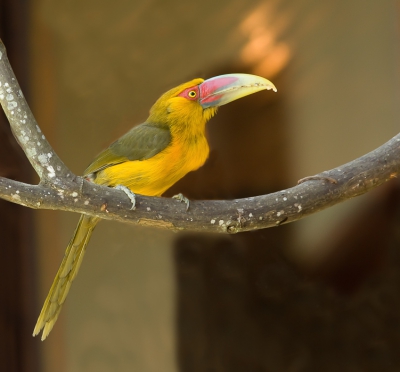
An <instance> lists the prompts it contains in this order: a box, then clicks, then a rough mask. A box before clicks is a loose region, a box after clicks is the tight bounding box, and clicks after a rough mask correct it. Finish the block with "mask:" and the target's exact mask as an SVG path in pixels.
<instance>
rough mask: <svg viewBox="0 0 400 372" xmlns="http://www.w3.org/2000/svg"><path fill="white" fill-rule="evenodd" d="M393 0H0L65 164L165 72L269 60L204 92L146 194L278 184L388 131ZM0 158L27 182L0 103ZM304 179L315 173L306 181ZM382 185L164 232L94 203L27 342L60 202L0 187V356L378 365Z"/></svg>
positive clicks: (25, 82)
mask: <svg viewBox="0 0 400 372" xmlns="http://www.w3.org/2000/svg"><path fill="white" fill-rule="evenodd" d="M399 10H400V5H399V2H398V1H394V0H381V1H373V0H350V1H349V0H329V1H317V0H247V1H241V0H229V1H228V0H220V1H218V2H217V1H214V0H213V1H212V0H203V1H201V2H187V1H178V0H168V1H156V0H153V1H152V0H147V1H144V0H130V1H128V0H116V1H113V2H108V1H101V0H100V1H99V0H86V1H83V2H82V1H67V0H58V1H54V0H0V35H1V38H2V40H3V41H4V43H5V45H6V47H7V50H8V54H9V58H10V60H11V63H12V65H13V68H14V70H15V72H16V74H17V77H18V79H19V80H20V82H21V84H22V86H23V91H24V92H25V95H26V96H27V97H29V103H30V105H31V107H32V110H33V112H34V114H35V116H36V118H37V120H38V122H39V124H40V126H41V128H42V130H43V132H44V133H45V135H46V136H47V138H48V139H49V140H50V142H51V144H52V145H53V146H54V148H55V150H56V152H57V153H58V155H59V156H60V157H61V158H62V159H63V161H64V162H65V163H66V164H67V166H68V167H70V169H71V170H72V171H73V172H75V173H76V174H81V173H82V172H83V170H84V169H85V168H86V166H87V165H88V164H89V163H90V161H91V160H92V158H93V157H94V156H95V155H96V154H97V153H98V152H100V151H101V150H102V149H103V148H105V147H106V146H108V145H109V144H110V143H111V142H112V141H113V140H115V139H116V138H118V137H119V136H120V135H122V134H123V133H125V132H126V131H127V130H128V129H129V128H131V127H132V126H133V125H134V124H137V123H140V122H142V121H144V120H145V119H146V117H147V113H148V110H149V108H150V107H151V105H152V104H153V103H154V101H155V100H156V99H157V98H158V97H159V96H160V95H161V94H162V93H163V92H165V91H166V90H168V89H170V88H171V87H174V86H176V85H178V84H180V83H182V82H185V81H187V80H190V79H192V78H195V77H203V78H209V77H212V76H215V75H219V74H223V73H232V72H244V73H252V74H257V75H261V76H263V77H266V78H268V79H270V80H272V81H273V82H274V83H275V84H276V86H277V88H278V93H276V94H273V93H271V92H261V93H258V94H256V95H252V96H249V97H246V98H244V99H241V100H239V101H236V102H234V103H232V104H230V105H227V106H224V107H222V108H221V109H220V111H219V113H218V115H217V116H216V117H215V118H213V119H212V121H211V122H210V123H209V125H208V135H209V142H210V145H211V149H212V150H211V154H210V158H209V160H208V162H207V164H206V165H205V166H204V167H203V168H201V169H200V170H199V171H197V172H194V173H191V174H189V175H188V176H187V177H185V178H184V179H183V180H182V181H180V182H179V183H178V184H177V185H175V186H174V187H173V189H171V190H170V191H169V192H168V193H167V194H166V195H167V196H171V195H173V194H176V193H178V192H182V193H183V194H184V195H186V196H188V197H189V198H191V199H216V198H221V199H222V198H223V199H230V198H238V197H246V196H254V195H259V194H265V193H269V192H273V191H277V190H281V189H286V188H289V187H291V186H293V185H295V184H296V182H297V180H298V179H299V178H302V177H305V176H309V175H313V174H316V173H319V172H321V171H323V170H327V169H330V168H333V167H337V166H339V165H341V164H344V163H346V162H349V161H351V160H353V159H354V158H357V157H359V156H361V155H363V154H365V153H367V152H369V151H371V150H373V149H374V148H376V147H378V146H380V145H381V144H383V143H384V142H386V141H387V140H389V139H390V138H391V137H392V136H394V135H395V134H397V133H398V121H399V118H400V104H399V98H400V79H399V62H400V60H399V56H400V55H399V45H400V44H399V36H400V33H399V31H400V30H399V15H400V13H399ZM0 123H1V126H0V128H1V131H0V144H1V145H0V175H1V176H6V177H10V178H15V179H19V180H23V181H26V182H36V181H37V179H36V178H35V177H36V176H35V175H34V174H33V171H32V170H31V168H30V166H29V164H27V162H26V160H25V158H24V155H23V154H21V151H20V150H19V148H18V146H17V145H16V143H15V141H14V139H13V138H12V136H11V134H10V132H9V129H8V124H7V122H6V120H5V119H4V116H2V117H1V122H0ZM317 182H318V181H317ZM399 192H400V186H399V183H398V182H396V181H393V182H390V183H388V184H386V185H384V186H382V187H380V188H378V189H377V190H375V191H373V192H370V193H369V194H368V195H365V196H362V197H359V198H357V199H355V200H352V201H349V202H346V203H344V204H342V205H339V206H337V207H334V208H331V209H329V210H327V211H325V212H323V213H318V214H317V215H314V216H312V217H309V218H307V219H304V220H302V221H299V222H296V223H294V224H289V225H284V226H280V227H278V228H273V229H268V230H264V231H257V232H253V233H243V234H239V235H236V236H222V235H218V236H215V235H195V234H189V233H185V234H172V233H169V232H166V231H161V230H152V229H148V228H140V227H135V226H130V225H124V224H120V223H115V222H108V221H107V222H102V223H101V224H100V225H99V227H98V228H97V230H96V231H95V233H94V234H93V237H92V240H91V242H90V245H89V248H88V251H87V254H86V256H85V260H84V263H83V265H82V268H81V270H80V273H79V275H78V277H77V279H76V280H75V282H74V285H73V286H72V290H71V292H70V294H69V297H68V301H67V302H66V304H65V306H64V308H63V311H62V313H61V316H60V318H59V320H58V322H57V323H56V325H55V328H54V329H53V331H52V333H51V334H50V336H49V338H48V339H47V340H46V341H45V342H43V343H42V342H41V341H40V339H39V338H35V339H33V338H32V337H31V333H32V330H33V327H34V324H35V322H36V317H37V316H38V314H39V312H40V308H41V306H42V303H43V301H44V299H45V296H46V294H47V292H48V290H49V288H50V285H51V282H52V280H53V277H54V275H55V273H56V271H57V269H58V265H59V263H60V262H61V258H62V256H63V254H64V249H65V247H66V245H67V243H68V241H69V239H70V237H71V235H72V233H73V231H74V229H75V224H76V223H77V220H78V218H79V217H78V215H76V214H73V213H61V212H57V211H32V210H28V209H26V208H23V207H19V206H17V205H13V204H10V203H7V202H0V207H1V212H2V213H0V221H1V224H0V226H1V230H0V231H1V248H2V249H1V250H0V265H1V269H0V278H1V279H0V283H1V284H0V303H1V305H0V370H1V371H7V372H14V371H23V372H25V371H29V372H30V371H33V372H39V371H40V372H41V371H43V372H53V371H59V372H80V371H85V372H92V371H93V372H94V371H96V372H103V371H104V372H105V371H118V372H119V371H132V370H134V371H141V372H150V371H157V372H159V371H165V372H175V371H176V372H178V371H182V372H188V371H191V372H197V371H199V372H200V371H215V372H217V371H218V372H224V371H230V372H234V371H290V372H297V371H307V372H309V371H398V370H400V353H399V347H400V315H399V314H400V300H399V292H400V252H399V246H400V200H399V195H400V194H399Z"/></svg>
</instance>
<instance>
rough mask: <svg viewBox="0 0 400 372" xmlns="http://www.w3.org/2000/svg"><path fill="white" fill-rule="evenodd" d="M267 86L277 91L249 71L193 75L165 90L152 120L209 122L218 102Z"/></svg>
mask: <svg viewBox="0 0 400 372" xmlns="http://www.w3.org/2000/svg"><path fill="white" fill-rule="evenodd" d="M265 89H267V90H271V89H272V90H273V91H275V92H276V88H275V85H274V84H272V83H271V82H270V81H269V80H267V79H264V78H262V77H259V76H255V75H248V74H227V75H220V76H216V77H213V78H211V79H208V80H203V79H194V80H191V81H188V82H187V83H184V84H181V85H179V86H177V87H175V88H173V89H171V90H169V91H168V92H166V93H164V94H163V95H162V96H161V97H160V98H159V99H158V100H157V101H156V103H155V104H154V105H153V107H152V108H151V109H150V116H149V120H150V121H153V122H165V121H167V123H168V124H171V123H175V122H178V123H179V122H186V123H188V122H192V121H193V120H196V121H201V122H204V123H206V122H207V121H208V120H209V119H210V118H211V117H212V116H214V114H215V113H216V112H217V109H218V107H219V106H222V105H225V104H227V103H229V102H232V101H234V100H236V99H239V98H242V97H245V96H248V95H249V94H253V93H256V92H259V91H260V90H265Z"/></svg>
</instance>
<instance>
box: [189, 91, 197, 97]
mask: <svg viewBox="0 0 400 372" xmlns="http://www.w3.org/2000/svg"><path fill="white" fill-rule="evenodd" d="M188 96H189V97H190V98H195V97H196V96H197V93H196V92H195V91H194V90H191V91H190V92H189V93H188Z"/></svg>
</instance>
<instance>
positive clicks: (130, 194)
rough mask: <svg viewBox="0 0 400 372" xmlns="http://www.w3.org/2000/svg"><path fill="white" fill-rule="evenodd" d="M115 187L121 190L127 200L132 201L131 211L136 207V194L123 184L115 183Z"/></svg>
mask: <svg viewBox="0 0 400 372" xmlns="http://www.w3.org/2000/svg"><path fill="white" fill-rule="evenodd" d="M115 189H116V190H121V191H123V192H124V193H125V194H126V195H127V196H128V198H129V200H130V201H131V203H132V207H131V211H132V210H134V209H136V196H135V194H134V193H133V192H132V191H131V190H130V189H129V188H127V187H126V186H123V185H117V186H115Z"/></svg>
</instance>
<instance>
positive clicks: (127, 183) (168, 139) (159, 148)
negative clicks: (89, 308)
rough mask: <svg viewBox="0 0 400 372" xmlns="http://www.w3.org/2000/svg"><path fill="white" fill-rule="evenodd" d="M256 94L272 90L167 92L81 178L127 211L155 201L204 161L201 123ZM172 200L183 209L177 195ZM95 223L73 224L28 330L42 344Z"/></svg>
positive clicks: (212, 82) (243, 81)
mask: <svg viewBox="0 0 400 372" xmlns="http://www.w3.org/2000/svg"><path fill="white" fill-rule="evenodd" d="M261 90H273V91H275V92H276V91H277V89H276V87H275V85H274V84H273V83H272V82H271V81H269V80H267V79H265V78H262V77H260V76H256V75H250V74H240V73H237V74H236V73H235V74H225V75H219V76H215V77H213V78H210V79H207V80H204V79H201V78H196V79H193V80H191V81H188V82H186V83H184V84H181V85H179V86H177V87H175V88H172V89H170V90H169V91H167V92H166V93H164V94H163V95H162V96H161V97H160V98H159V99H158V100H157V101H156V102H155V103H154V105H153V106H152V107H151V109H150V112H149V116H148V118H147V120H146V121H145V122H144V123H142V124H139V125H137V126H134V127H133V128H132V129H130V130H129V131H128V132H127V133H126V134H124V135H123V136H122V137H120V138H119V139H117V140H116V141H115V142H113V143H112V144H111V145H110V146H109V147H108V148H107V149H105V150H103V151H102V152H101V153H100V154H99V155H98V156H97V157H96V158H95V159H94V160H93V162H92V163H91V164H90V165H89V166H88V168H87V169H86V170H85V171H84V173H83V177H84V178H85V179H86V180H88V181H90V182H93V183H95V184H99V185H104V186H108V187H115V188H119V189H121V190H123V191H124V192H125V193H127V194H128V196H129V197H130V199H131V201H132V203H133V205H132V208H134V204H135V194H140V195H146V196H157V197H158V196H161V195H162V194H163V193H164V192H165V191H166V190H167V189H168V188H170V187H171V186H172V185H173V184H174V183H176V182H177V181H178V180H179V179H181V178H182V177H183V176H185V175H186V174H187V173H188V172H191V171H195V170H196V169H198V168H200V167H201V166H202V165H203V164H204V163H205V161H206V160H207V157H208V154H209V145H208V141H207V138H206V130H205V129H206V123H207V122H208V121H209V120H210V119H211V118H212V117H213V116H214V115H215V114H216V113H217V110H218V108H219V107H220V106H222V105H225V104H227V103H229V102H232V101H234V100H237V99H239V98H242V97H245V96H247V95H250V94H253V93H256V92H259V91H261ZM177 198H178V199H179V200H181V201H185V202H186V203H187V205H188V200H187V199H186V198H185V197H183V196H182V195H181V194H179V195H178V196H177ZM99 220H100V218H98V217H94V216H89V215H85V214H82V215H81V217H80V219H79V222H78V225H77V227H76V230H75V233H74V235H73V237H72V239H71V240H70V242H69V244H68V246H67V248H66V251H65V255H64V258H63V260H62V262H61V265H60V268H59V269H58V272H57V274H56V277H55V279H54V281H53V284H52V285H51V288H50V291H49V293H48V295H47V297H46V300H45V302H44V305H43V307H42V310H41V312H40V315H39V317H38V320H37V323H36V325H35V328H34V331H33V336H36V335H38V334H39V333H40V332H41V331H42V336H41V340H42V341H43V340H45V339H46V338H47V336H48V335H49V333H50V331H51V330H52V328H53V326H54V324H55V322H56V321H57V318H58V316H59V314H60V311H61V308H62V305H63V303H64V301H65V299H66V296H67V294H68V292H69V289H70V287H71V284H72V281H73V280H74V279H75V277H76V275H77V273H78V271H79V268H80V266H81V263H82V259H83V256H84V254H85V251H86V246H87V244H88V242H89V240H90V237H91V235H92V232H93V230H94V228H95V227H96V225H97V223H98V222H99Z"/></svg>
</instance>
